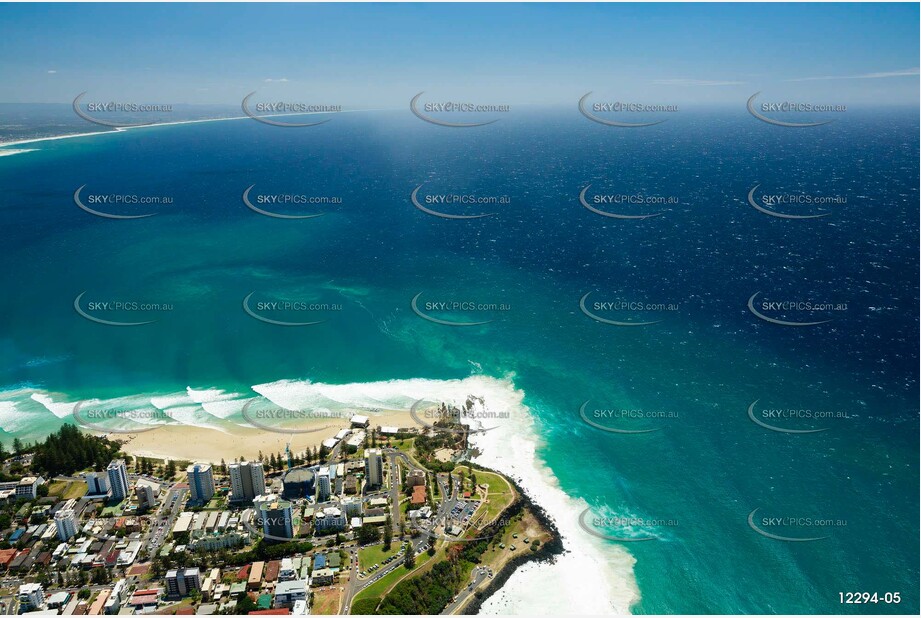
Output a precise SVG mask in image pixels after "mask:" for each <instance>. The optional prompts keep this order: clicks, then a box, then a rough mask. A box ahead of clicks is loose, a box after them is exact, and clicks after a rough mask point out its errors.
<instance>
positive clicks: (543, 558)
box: [458, 463, 566, 616]
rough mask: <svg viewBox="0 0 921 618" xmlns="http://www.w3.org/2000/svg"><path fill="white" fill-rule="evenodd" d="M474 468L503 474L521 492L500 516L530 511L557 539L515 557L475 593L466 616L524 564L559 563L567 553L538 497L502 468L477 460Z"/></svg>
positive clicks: (472, 614) (560, 537) (467, 605)
mask: <svg viewBox="0 0 921 618" xmlns="http://www.w3.org/2000/svg"><path fill="white" fill-rule="evenodd" d="M473 467H474V468H477V469H481V470H485V471H487V472H493V473H495V474H498V475H500V476H501V477H502V478H504V479H505V480H506V481H508V482H509V483H510V484H511V485H512V487H514V488H515V491H517V492H518V499H517V500H516V501H515V503H514V504H512V505H510V506H509V507H508V508H507V509H505V510H504V511H503V512H502V513H501V514H500V517H514V516H515V515H517V514H518V513H520V512H522V511H524V510H527V511H529V512H530V513H531V515H532V516H533V517H534V518H535V519H536V520H537V521H538V523H539V524H540V525H541V526H542V527H543V528H545V529H547V530H548V531H550V532H551V533H552V534H553V540H552V541H551V542H549V543H544V544H543V545H541V546H540V548H539V549H538V550H537V551H533V552H530V553H522V554H519V555H517V556H515V557H514V558H512V559H511V560H510V561H509V562H508V563H507V564H505V565H504V566H503V567H502V570H500V571H499V572H498V573H496V575H495V577H494V578H493V579H492V581H490V582H489V584H488V585H487V586H486V587H485V588H483V589H481V590H479V591H478V593H479V594H477V595H474V596H473V598H472V599H471V600H470V602H469V603H467V604H466V605H464V606H463V608H462V609H461V611H460V612H458V615H463V616H474V615H476V614H478V613H479V612H480V609H481V608H482V606H483V603H485V602H486V601H487V600H488V599H489V598H490V597H491V596H492V595H493V594H495V593H497V592H499V591H500V590H501V589H502V588H503V587H504V586H505V584H506V583H507V582H508V580H509V579H510V578H511V577H512V575H514V574H515V572H516V571H518V569H519V568H520V567H523V566H524V565H526V564H530V563H536V564H540V563H544V562H546V563H551V564H552V563H555V562H556V560H557V557H558V556H562V555H563V554H564V553H566V548H565V547H564V545H563V538H562V536H561V535H560V531H559V530H558V529H557V527H556V525H555V524H554V523H553V520H552V519H551V518H550V517H549V515H547V512H546V511H545V510H544V508H543V507H542V506H541V505H539V504H537V503H536V502H534V500H532V499H531V496H530V495H528V493H527V492H526V491H525V490H524V489H523V488H522V487H521V486H520V485H519V484H518V483H517V482H516V481H515V479H512V478H509V477H508V476H506V475H505V474H503V473H502V472H499V471H498V470H491V469H489V468H486V467H485V466H481V465H478V464H476V463H473Z"/></svg>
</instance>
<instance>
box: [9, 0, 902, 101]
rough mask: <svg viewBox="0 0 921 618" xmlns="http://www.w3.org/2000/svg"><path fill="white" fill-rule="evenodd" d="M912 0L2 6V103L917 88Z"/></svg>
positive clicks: (869, 95) (860, 96)
mask: <svg viewBox="0 0 921 618" xmlns="http://www.w3.org/2000/svg"><path fill="white" fill-rule="evenodd" d="M918 24H919V7H918V4H909V3H904V4H773V5H767V4H708V5H705V4H687V3H682V4H650V3H644V4H591V5H588V4H578V5H577V4H530V5H522V4H517V5H515V4H466V5H460V4H327V5H304V4H298V5H294V4H261V3H260V4H186V5H180V4H160V5H151V4H144V5H140V4H95V5H93V4H86V5H75V4H66V5H61V4H58V5H50V4H5V5H0V75H2V76H3V79H2V80H0V102H5V103H68V104H69V103H70V102H71V101H72V100H73V99H74V97H75V96H76V95H77V94H79V93H81V92H84V91H87V92H88V93H89V95H88V98H89V99H92V100H98V101H103V100H118V101H124V102H129V101H130V102H139V103H140V102H144V103H171V104H183V103H190V104H231V105H239V103H240V101H241V99H242V97H243V96H245V95H246V94H248V93H249V92H252V91H258V92H259V97H265V98H266V99H267V100H268V99H272V100H274V99H277V100H286V101H287V100H292V101H293V100H297V101H307V102H310V103H322V104H331V105H343V106H345V107H352V108H405V106H406V104H407V102H408V100H409V98H411V97H412V96H413V95H415V94H416V93H418V92H420V91H426V92H427V93H429V94H430V95H431V96H433V97H436V98H437V97H441V98H445V99H451V100H464V101H470V102H475V103H492V104H514V105H529V104H535V105H547V104H567V105H568V104H572V102H573V100H575V99H578V98H579V97H581V96H582V95H583V94H585V93H586V92H589V91H593V92H595V93H596V95H593V96H597V97H599V99H603V100H630V101H638V102H644V103H681V104H687V103H691V104H702V105H707V104H734V103H737V102H738V101H739V100H742V101H744V100H745V99H747V98H748V97H749V96H750V95H751V94H753V93H754V92H757V91H763V92H765V96H766V97H768V98H770V99H772V100H794V99H795V100H800V99H805V100H808V101H813V102H818V103H842V104H850V105H854V104H863V105H885V104H900V105H901V104H911V105H917V104H918V101H919V77H918V66H919V52H918V50H919V27H918Z"/></svg>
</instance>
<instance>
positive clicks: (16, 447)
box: [13, 438, 22, 455]
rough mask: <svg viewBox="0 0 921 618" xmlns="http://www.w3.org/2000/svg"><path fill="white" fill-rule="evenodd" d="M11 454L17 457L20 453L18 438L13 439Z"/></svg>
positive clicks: (20, 442)
mask: <svg viewBox="0 0 921 618" xmlns="http://www.w3.org/2000/svg"><path fill="white" fill-rule="evenodd" d="M13 452H14V453H15V454H17V455H18V454H19V453H21V452H22V440H20V439H19V438H13Z"/></svg>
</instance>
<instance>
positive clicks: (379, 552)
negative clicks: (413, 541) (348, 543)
mask: <svg viewBox="0 0 921 618" xmlns="http://www.w3.org/2000/svg"><path fill="white" fill-rule="evenodd" d="M399 551H400V544H399V543H398V542H396V541H394V542H392V543H391V544H390V551H384V546H383V545H372V546H371V547H365V548H364V549H359V550H358V570H359V571H364V570H366V569H367V568H368V567H370V566H371V565H373V564H381V563H383V562H384V558H389V557H390V556H392V555H394V554H395V553H397V552H399Z"/></svg>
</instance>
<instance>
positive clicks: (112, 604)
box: [104, 579, 128, 615]
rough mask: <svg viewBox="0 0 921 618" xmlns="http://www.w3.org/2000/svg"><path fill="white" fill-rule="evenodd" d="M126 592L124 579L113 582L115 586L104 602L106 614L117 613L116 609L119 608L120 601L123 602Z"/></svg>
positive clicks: (126, 587) (120, 605)
mask: <svg viewBox="0 0 921 618" xmlns="http://www.w3.org/2000/svg"><path fill="white" fill-rule="evenodd" d="M127 592H128V586H127V582H126V580H124V579H120V580H118V581H117V582H115V586H114V587H113V588H112V594H110V595H109V598H108V600H107V601H106V604H105V606H104V607H105V612H106V614H110V615H111V614H117V613H118V610H120V609H121V607H122V603H124V602H125V596H126V593H127Z"/></svg>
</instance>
